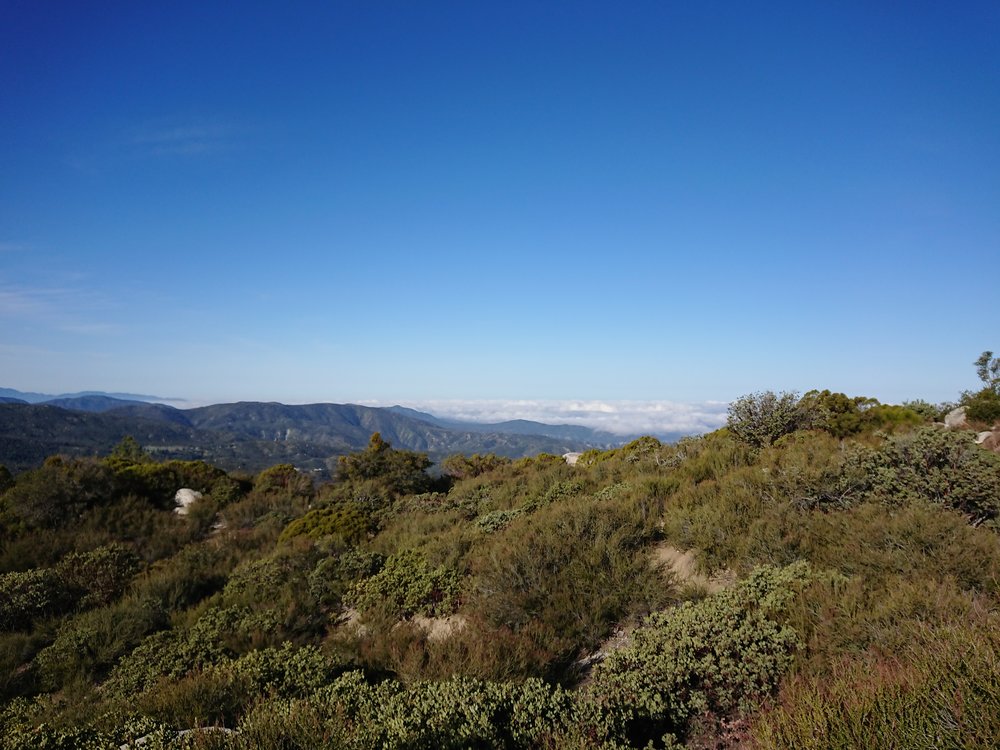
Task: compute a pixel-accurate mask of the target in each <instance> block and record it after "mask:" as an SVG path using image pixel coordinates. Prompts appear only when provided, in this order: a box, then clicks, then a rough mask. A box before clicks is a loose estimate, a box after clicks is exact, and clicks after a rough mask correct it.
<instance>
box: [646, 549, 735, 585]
mask: <svg viewBox="0 0 1000 750" xmlns="http://www.w3.org/2000/svg"><path fill="white" fill-rule="evenodd" d="M653 564H654V565H662V566H663V567H665V568H666V569H667V570H669V571H670V572H672V573H673V574H674V575H675V576H676V577H677V580H678V581H680V582H681V583H686V584H690V585H693V586H699V587H701V588H704V589H705V590H706V591H707V592H708V593H710V594H714V593H716V592H718V591H722V589H724V588H726V587H727V586H730V585H731V584H732V583H733V581H735V580H736V576H735V575H734V574H733V573H732V571H729V570H723V571H721V572H719V573H715V574H714V575H711V576H706V575H705V574H704V573H702V572H700V571H699V570H698V560H697V558H696V557H695V554H694V552H693V551H692V550H681V549H678V548H677V547H673V546H671V545H669V544H667V543H665V542H664V543H663V544H658V545H656V547H654V548H653Z"/></svg>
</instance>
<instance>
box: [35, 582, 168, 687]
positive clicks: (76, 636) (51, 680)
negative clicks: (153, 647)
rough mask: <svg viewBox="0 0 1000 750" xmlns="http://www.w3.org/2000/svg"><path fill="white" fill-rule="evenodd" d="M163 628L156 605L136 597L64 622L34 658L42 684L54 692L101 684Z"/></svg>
mask: <svg viewBox="0 0 1000 750" xmlns="http://www.w3.org/2000/svg"><path fill="white" fill-rule="evenodd" d="M166 626H167V616H166V613H165V611H164V610H163V609H162V607H161V606H160V604H159V603H158V602H155V601H153V600H150V599H139V598H135V597H129V598H126V599H123V600H121V601H119V602H117V603H115V604H113V605H111V606H109V607H105V608H103V609H95V610H91V611H90V612H85V613H83V614H81V615H77V616H75V617H72V618H70V619H68V620H65V621H64V622H63V623H62V625H61V626H60V627H59V632H58V634H57V635H56V639H55V641H54V642H53V643H52V645H51V646H49V647H48V648H46V649H44V650H42V651H41V652H39V654H38V656H37V657H36V659H35V661H36V663H37V665H38V670H39V674H40V676H41V679H42V684H43V686H44V687H45V688H46V689H49V690H56V689H59V688H60V687H62V686H64V685H66V684H68V683H70V682H72V681H75V680H83V681H89V682H96V681H100V680H102V679H104V677H105V676H106V675H107V673H108V672H109V671H110V670H111V668H112V667H113V666H114V665H115V663H116V662H117V661H118V660H119V659H120V658H121V657H122V656H124V655H125V654H127V653H129V652H130V651H131V650H132V649H133V648H135V647H136V646H137V645H138V644H139V643H140V642H141V641H142V640H143V638H145V637H146V636H147V635H149V634H150V633H153V632H155V631H157V630H161V629H163V628H165V627H166Z"/></svg>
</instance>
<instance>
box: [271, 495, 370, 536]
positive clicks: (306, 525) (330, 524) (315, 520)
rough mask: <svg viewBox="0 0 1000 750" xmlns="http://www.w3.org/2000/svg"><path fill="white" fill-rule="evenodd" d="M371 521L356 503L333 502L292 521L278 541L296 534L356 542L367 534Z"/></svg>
mask: <svg viewBox="0 0 1000 750" xmlns="http://www.w3.org/2000/svg"><path fill="white" fill-rule="evenodd" d="M370 526H371V521H370V519H369V517H368V514H367V513H366V512H365V509H364V508H363V507H362V506H361V505H360V504H358V503H353V502H347V503H335V504H334V505H330V506H328V507H326V508H317V509H316V510H311V511H309V512H308V513H306V514H305V515H304V516H302V518H298V519H296V520H294V521H292V522H291V523H290V524H288V526H286V527H285V530H284V531H283V532H281V537H279V541H282V542H284V541H288V540H289V539H292V538H294V537H297V536H307V537H309V538H311V539H319V538H320V537H324V536H334V535H336V536H340V537H342V538H343V539H344V541H345V542H348V543H350V544H357V543H358V542H360V541H361V540H363V539H364V538H365V537H366V536H367V535H368V530H369V528H370Z"/></svg>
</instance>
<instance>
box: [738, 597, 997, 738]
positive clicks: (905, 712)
mask: <svg viewBox="0 0 1000 750" xmlns="http://www.w3.org/2000/svg"><path fill="white" fill-rule="evenodd" d="M907 635H908V639H907V640H908V643H907V645H906V646H904V647H902V648H900V649H899V650H897V651H896V653H895V654H894V655H892V656H888V655H883V654H879V653H877V652H874V651H870V652H868V653H866V654H862V655H860V656H857V657H847V656H845V657H843V658H842V659H841V661H840V663H839V664H838V666H837V668H836V669H835V670H834V671H833V673H832V675H827V676H824V677H823V678H822V679H818V678H816V677H808V676H801V677H798V678H797V679H795V680H793V681H791V682H790V683H789V684H787V685H785V686H784V687H783V688H782V690H781V693H780V695H779V697H778V700H777V702H776V703H775V704H774V705H772V706H771V707H769V708H768V709H767V710H764V711H762V712H760V713H759V714H757V715H756V716H755V717H754V720H753V722H752V734H753V739H754V742H753V745H752V746H753V747H755V748H759V749H760V750H785V749H787V750H792V749H793V748H794V750H821V749H822V750H851V749H853V748H857V747H879V748H883V747H884V748H916V747H941V748H945V747H947V748H970V749H971V748H982V750H986V749H987V748H995V747H996V741H997V738H998V737H1000V620H998V618H997V615H996V614H995V613H989V614H984V613H982V612H980V613H979V615H978V616H974V618H973V619H972V620H971V621H970V622H963V623H962V624H959V625H950V626H945V627H940V626H939V627H931V626H926V625H922V626H916V627H913V626H911V627H910V628H908V632H907Z"/></svg>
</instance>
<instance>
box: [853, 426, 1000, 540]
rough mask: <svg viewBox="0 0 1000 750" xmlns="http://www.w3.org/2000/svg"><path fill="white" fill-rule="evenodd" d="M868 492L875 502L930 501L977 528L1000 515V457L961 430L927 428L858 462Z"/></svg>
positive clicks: (890, 441) (859, 457) (867, 452)
mask: <svg viewBox="0 0 1000 750" xmlns="http://www.w3.org/2000/svg"><path fill="white" fill-rule="evenodd" d="M855 460H857V461H858V462H859V465H860V467H861V469H862V471H863V472H864V476H865V480H864V481H865V484H864V489H866V490H867V491H868V492H869V493H871V495H873V496H874V497H875V498H877V499H879V500H881V501H883V502H886V503H889V504H902V503H908V502H912V501H914V500H927V501H930V502H933V503H937V504H940V505H944V506H946V507H949V508H954V509H955V510H958V511H960V512H962V513H964V514H965V515H966V516H968V517H969V520H970V521H971V522H972V523H974V524H977V525H978V524H980V523H983V522H984V521H989V520H992V519H996V517H997V514H998V512H1000V456H998V455H997V454H995V453H992V452H991V451H987V450H985V449H983V448H980V447H979V446H978V445H976V444H975V443H973V442H972V441H971V440H970V439H969V434H968V433H966V432H961V431H957V432H956V431H951V430H943V429H939V428H936V427H925V428H923V429H920V430H918V431H916V432H914V433H912V434H908V435H899V436H893V437H891V438H889V439H888V440H887V441H886V443H885V445H884V446H883V447H882V448H881V449H878V450H871V449H866V450H861V451H860V452H859V453H858V455H857V458H856V459H855Z"/></svg>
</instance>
